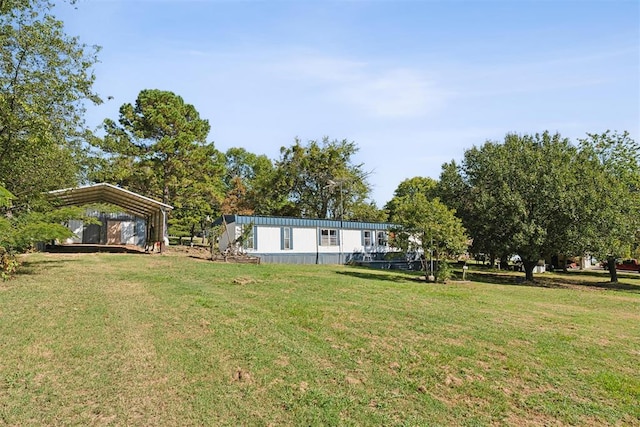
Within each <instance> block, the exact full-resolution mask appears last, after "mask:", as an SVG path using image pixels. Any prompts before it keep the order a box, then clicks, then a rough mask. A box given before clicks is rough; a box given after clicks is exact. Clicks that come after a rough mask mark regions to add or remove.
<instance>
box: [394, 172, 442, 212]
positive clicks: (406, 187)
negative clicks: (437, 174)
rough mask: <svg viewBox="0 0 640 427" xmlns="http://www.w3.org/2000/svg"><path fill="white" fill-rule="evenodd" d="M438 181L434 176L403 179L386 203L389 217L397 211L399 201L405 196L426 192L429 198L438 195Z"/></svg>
mask: <svg viewBox="0 0 640 427" xmlns="http://www.w3.org/2000/svg"><path fill="white" fill-rule="evenodd" d="M436 185H437V181H436V180H435V179H432V178H424V177H421V176H416V177H413V178H409V179H405V180H404V181H402V182H401V183H400V184H399V185H398V188H396V190H395V191H394V192H393V197H392V198H391V200H389V201H388V202H387V204H386V205H385V210H386V211H387V214H388V215H389V217H393V216H394V215H395V213H396V210H397V207H398V203H400V201H401V200H402V199H403V198H405V197H413V196H415V195H417V194H424V195H425V197H426V198H427V199H429V200H431V199H433V198H434V197H435V195H436V192H435V189H436Z"/></svg>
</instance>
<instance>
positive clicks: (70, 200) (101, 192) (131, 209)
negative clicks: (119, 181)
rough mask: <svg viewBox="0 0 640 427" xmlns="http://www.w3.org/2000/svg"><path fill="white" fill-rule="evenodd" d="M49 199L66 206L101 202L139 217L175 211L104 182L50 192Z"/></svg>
mask: <svg viewBox="0 0 640 427" xmlns="http://www.w3.org/2000/svg"><path fill="white" fill-rule="evenodd" d="M49 197H50V198H51V199H54V200H57V201H59V202H60V203H62V204H63V205H65V206H81V205H86V204H90V203H100V202H104V203H110V204H112V205H116V206H119V207H121V208H122V209H124V210H125V211H126V212H128V213H131V214H133V215H136V216H139V217H148V216H150V215H152V214H154V213H156V212H158V211H168V210H171V209H173V206H170V205H167V204H165V203H162V202H158V201H156V200H153V199H150V198H148V197H145V196H142V195H140V194H137V193H134V192H133V191H129V190H125V189H124V188H120V187H116V186H115V185H111V184H107V183H104V182H103V183H100V184H93V185H87V186H84V187H77V188H65V189H62V190H55V191H50V192H49Z"/></svg>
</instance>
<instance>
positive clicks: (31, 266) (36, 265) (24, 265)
mask: <svg viewBox="0 0 640 427" xmlns="http://www.w3.org/2000/svg"><path fill="white" fill-rule="evenodd" d="M77 261H78V260H77V259H55V260H53V259H43V260H39V261H23V262H21V263H20V268H18V271H16V275H17V276H27V275H31V274H36V272H37V270H51V269H55V268H62V266H63V265H64V264H69V263H74V262H77Z"/></svg>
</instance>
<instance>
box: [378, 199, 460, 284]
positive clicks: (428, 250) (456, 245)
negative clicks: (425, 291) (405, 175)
mask: <svg viewBox="0 0 640 427" xmlns="http://www.w3.org/2000/svg"><path fill="white" fill-rule="evenodd" d="M390 219H391V221H392V222H394V223H397V224H399V225H400V228H398V229H396V230H394V231H393V233H394V236H393V239H392V244H394V245H395V246H397V247H399V248H401V249H403V250H404V251H409V252H416V251H417V252H422V253H423V254H424V255H425V256H426V255H427V254H430V256H433V257H435V258H436V259H438V260H443V261H444V260H445V259H446V258H450V257H453V256H457V255H460V254H461V253H463V252H464V251H465V250H466V248H467V246H468V243H467V242H468V238H467V236H466V232H465V229H464V227H463V226H462V221H461V220H460V219H458V218H457V217H456V216H455V212H454V211H453V210H451V209H449V208H447V206H445V205H444V204H443V203H442V202H440V200H439V199H438V198H434V199H429V198H427V196H426V195H425V194H424V193H423V192H421V191H420V192H416V193H415V194H407V195H404V196H401V197H398V198H396V199H395V203H394V213H393V216H391V218H390ZM423 269H424V271H425V272H426V271H427V263H426V262H423ZM432 273H433V272H432ZM436 280H437V273H436Z"/></svg>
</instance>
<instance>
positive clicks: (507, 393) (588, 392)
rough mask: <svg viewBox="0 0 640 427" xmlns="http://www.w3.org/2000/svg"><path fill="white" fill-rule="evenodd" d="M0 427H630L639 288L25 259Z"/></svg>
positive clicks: (16, 290) (4, 373) (639, 369)
mask: <svg viewBox="0 0 640 427" xmlns="http://www.w3.org/2000/svg"><path fill="white" fill-rule="evenodd" d="M24 259H25V261H26V264H25V267H24V269H23V270H22V274H20V275H18V276H17V277H16V278H15V279H14V280H11V281H8V282H4V283H2V282H0V425H5V424H6V425H139V426H148V425H180V426H183V425H229V426H235V425H265V426H267V425H274V426H280V425H354V426H355V425H358V426H360V425H420V426H422V425H603V424H609V425H639V426H640V405H639V404H638V402H639V401H640V275H638V274H635V275H632V274H626V275H625V274H623V275H621V277H622V283H621V284H620V285H619V286H617V287H609V286H608V285H606V284H605V283H603V282H605V281H606V276H605V275H602V274H589V273H584V274H581V273H577V272H576V273H570V274H564V275H563V274H557V275H550V274H547V275H539V277H540V278H541V279H542V278H543V277H544V279H542V280H541V282H540V285H542V286H529V285H527V286H524V285H522V284H520V283H518V277H520V276H514V275H512V274H511V275H510V274H499V273H495V272H494V273H491V274H482V273H479V272H475V273H473V274H472V275H471V278H472V279H473V280H474V281H471V282H465V283H461V282H453V283H449V284H446V285H442V284H427V283H423V282H419V281H416V280H414V277H413V276H411V275H410V274H407V273H396V272H389V271H374V270H367V269H362V268H355V267H339V266H294V265H233V264H216V263H211V262H207V261H203V260H197V259H193V258H189V257H187V256H172V255H120V254H111V255H109V254H85V255H43V254H32V255H29V256H27V257H26V258H24Z"/></svg>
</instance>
